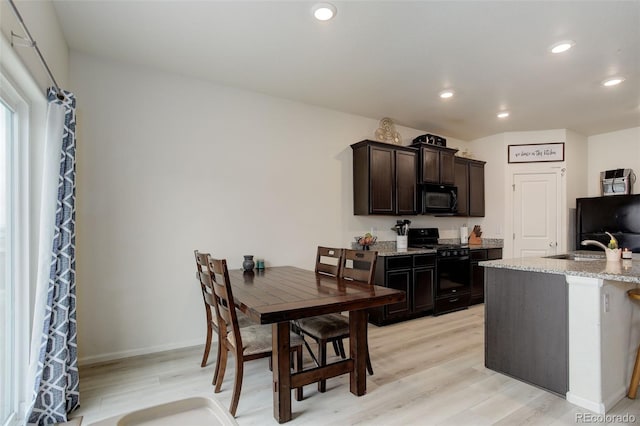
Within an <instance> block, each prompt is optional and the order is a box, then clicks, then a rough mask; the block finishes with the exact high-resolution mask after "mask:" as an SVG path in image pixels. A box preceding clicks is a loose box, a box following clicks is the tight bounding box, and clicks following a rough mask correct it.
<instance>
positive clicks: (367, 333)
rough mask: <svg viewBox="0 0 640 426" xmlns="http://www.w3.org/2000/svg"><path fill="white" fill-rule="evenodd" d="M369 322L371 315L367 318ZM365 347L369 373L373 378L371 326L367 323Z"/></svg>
mask: <svg viewBox="0 0 640 426" xmlns="http://www.w3.org/2000/svg"><path fill="white" fill-rule="evenodd" d="M366 319H367V322H368V320H369V314H367V316H366ZM364 347H365V348H366V349H367V371H368V372H369V375H371V376H373V367H372V366H371V357H370V356H369V324H368V323H367V332H366V333H365V335H364Z"/></svg>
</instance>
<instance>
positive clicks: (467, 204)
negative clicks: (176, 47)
mask: <svg viewBox="0 0 640 426" xmlns="http://www.w3.org/2000/svg"><path fill="white" fill-rule="evenodd" d="M484 165H485V162H484V161H478V160H471V159H469V158H461V157H455V159H454V171H455V182H454V184H455V186H456V187H457V188H458V215H459V216H473V217H484Z"/></svg>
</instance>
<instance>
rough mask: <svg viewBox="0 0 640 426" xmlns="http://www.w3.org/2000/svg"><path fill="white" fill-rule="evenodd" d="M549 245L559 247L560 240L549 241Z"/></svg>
mask: <svg viewBox="0 0 640 426" xmlns="http://www.w3.org/2000/svg"><path fill="white" fill-rule="evenodd" d="M549 247H558V242H557V241H555V242H553V243H549Z"/></svg>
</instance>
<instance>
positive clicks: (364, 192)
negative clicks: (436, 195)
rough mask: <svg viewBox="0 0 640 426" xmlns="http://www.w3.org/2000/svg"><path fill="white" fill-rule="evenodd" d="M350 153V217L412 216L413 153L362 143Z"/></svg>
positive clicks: (378, 144) (413, 150) (389, 145)
mask: <svg viewBox="0 0 640 426" xmlns="http://www.w3.org/2000/svg"><path fill="white" fill-rule="evenodd" d="M351 148H352V149H353V213H354V214H356V215H368V214H381V215H414V214H416V168H417V165H416V160H417V150H416V149H414V148H409V147H405V146H396V145H391V144H387V143H382V142H375V141H370V140H364V141H361V142H358V143H355V144H353V145H351Z"/></svg>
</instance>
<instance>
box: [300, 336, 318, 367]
mask: <svg viewBox="0 0 640 426" xmlns="http://www.w3.org/2000/svg"><path fill="white" fill-rule="evenodd" d="M300 337H302V341H303V342H304V346H305V347H306V348H307V351H308V352H309V355H310V356H311V359H312V360H313V362H314V364H315V365H316V366H317V367H319V366H320V363H319V362H318V358H316V356H315V355H314V353H313V351H312V350H311V346H309V342H307V339H305V338H304V333H301V334H300Z"/></svg>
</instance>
